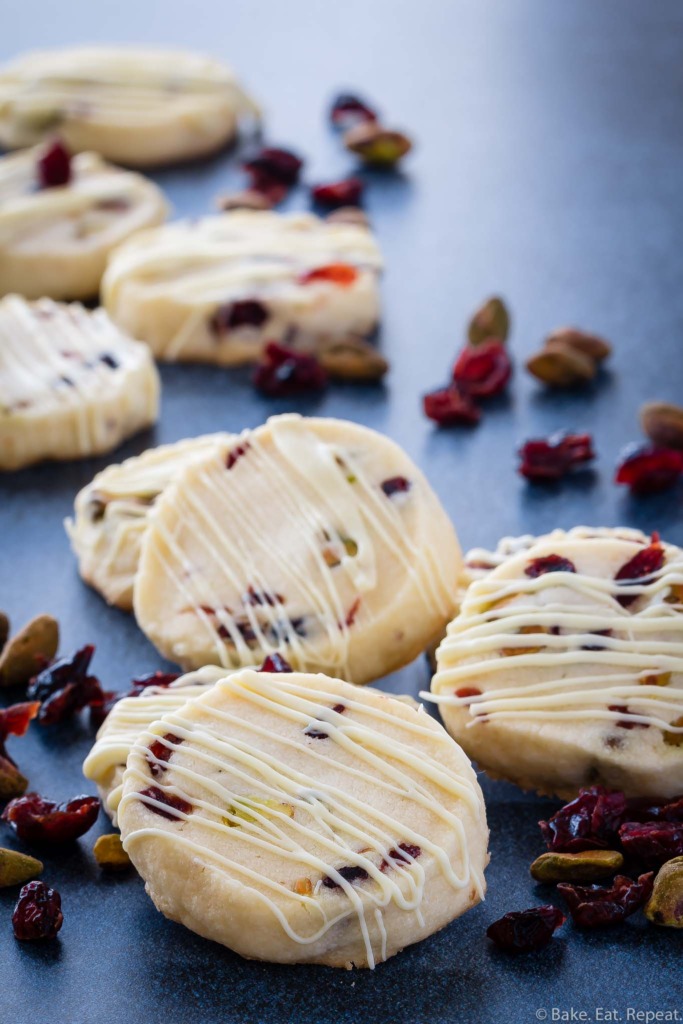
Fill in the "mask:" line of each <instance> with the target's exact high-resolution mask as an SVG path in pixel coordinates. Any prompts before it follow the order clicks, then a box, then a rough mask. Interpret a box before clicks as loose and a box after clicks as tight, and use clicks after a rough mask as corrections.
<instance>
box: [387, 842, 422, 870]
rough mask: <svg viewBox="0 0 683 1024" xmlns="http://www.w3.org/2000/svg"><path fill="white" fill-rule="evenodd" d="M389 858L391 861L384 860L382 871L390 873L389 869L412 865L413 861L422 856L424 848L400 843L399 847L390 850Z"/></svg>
mask: <svg viewBox="0 0 683 1024" xmlns="http://www.w3.org/2000/svg"><path fill="white" fill-rule="evenodd" d="M388 856H389V860H383V861H382V863H381V864H380V866H379V869H380V871H388V870H389V868H395V867H396V865H397V864H398V865H399V866H400V867H402V866H403V865H404V864H411V863H412V861H414V860H417V858H418V857H421V856H422V848H421V847H420V846H415V845H414V844H413V843H399V844H398V846H394V847H393V849H391V850H389V854H388Z"/></svg>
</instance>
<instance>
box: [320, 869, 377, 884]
mask: <svg viewBox="0 0 683 1024" xmlns="http://www.w3.org/2000/svg"><path fill="white" fill-rule="evenodd" d="M337 871H338V873H339V874H340V875H341V876H342V878H343V879H344V881H345V882H351V884H353V883H354V882H363V881H365V879H366V878H367V877H368V873H367V871H366V870H365V868H361V867H358V866H357V865H356V864H349V865H348V866H347V867H343V868H337ZM323 885H324V886H325V888H326V889H341V885H340V884H339V882H335V880H334V879H333V878H330V876H329V875H326V876H325V878H323Z"/></svg>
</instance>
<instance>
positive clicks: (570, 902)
mask: <svg viewBox="0 0 683 1024" xmlns="http://www.w3.org/2000/svg"><path fill="white" fill-rule="evenodd" d="M652 879H653V875H652V873H650V874H647V875H641V876H640V878H638V880H637V881H634V879H632V878H627V877H626V875H617V876H616V877H615V879H614V881H613V882H612V884H611V885H609V886H601V885H588V886H583V885H569V883H568V882H562V883H561V884H560V885H558V887H557V889H558V892H560V893H562V895H563V896H564V898H565V900H566V901H567V906H568V907H569V913H570V914H571V915H572V920H573V922H574V924H576V925H577V926H578V927H579V928H603V927H605V926H606V925H611V924H618V923H619V922H620V921H623V920H624V919H625V918H627V917H630V915H631V914H633V913H635V911H636V910H638V908H639V907H642V905H643V904H644V903H645V902H646V901H647V900H648V899H649V898H650V894H651V892H652Z"/></svg>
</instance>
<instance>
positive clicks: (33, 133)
mask: <svg viewBox="0 0 683 1024" xmlns="http://www.w3.org/2000/svg"><path fill="white" fill-rule="evenodd" d="M243 114H250V115H252V116H256V115H257V114H258V111H257V108H256V107H255V106H254V104H253V102H252V101H251V100H250V99H249V98H248V97H247V96H246V95H245V93H244V92H243V91H242V89H241V88H240V86H239V85H238V83H237V81H236V79H235V76H234V75H233V73H232V71H231V70H230V69H229V68H228V67H227V66H226V65H225V64H222V63H220V62H219V61H217V60H212V59H211V58H208V57H204V56H201V55H199V54H194V53H186V52H182V51H175V50H158V49H145V48H142V47H125V46H123V47H122V46H84V47H78V48H75V49H70V50H52V51H43V52H36V53H28V54H25V55H23V56H21V57H18V58H17V59H16V60H13V61H11V62H10V63H9V64H6V65H5V66H4V68H3V69H1V70H0V144H2V145H3V146H5V147H6V148H7V149H20V148H22V147H24V146H32V145H33V144H34V143H36V142H39V141H41V139H43V138H44V137H45V135H46V133H54V132H55V131H58V132H59V134H60V136H61V137H62V138H63V139H64V140H65V141H66V143H67V144H68V146H69V147H70V148H71V149H72V150H74V151H81V150H85V149H92V150H95V151H96V152H98V153H101V154H102V155H103V156H104V157H106V158H107V159H109V160H114V161H115V162H116V163H122V164H128V165H129V166H131V167H148V166H152V165H155V164H168V163H174V162H177V161H179V160H188V159H190V158H193V157H199V156H205V155H207V154H209V153H213V152H215V151H217V150H218V149H220V148H222V147H223V146H224V145H226V144H227V143H228V142H230V141H231V140H232V139H233V138H234V137H235V135H236V133H237V128H238V122H239V120H240V117H241V116H242V115H243Z"/></svg>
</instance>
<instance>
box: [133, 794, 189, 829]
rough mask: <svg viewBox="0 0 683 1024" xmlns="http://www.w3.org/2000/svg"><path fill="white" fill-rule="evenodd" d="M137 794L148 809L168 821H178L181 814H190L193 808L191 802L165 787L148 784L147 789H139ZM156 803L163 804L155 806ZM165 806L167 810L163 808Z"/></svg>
mask: <svg viewBox="0 0 683 1024" xmlns="http://www.w3.org/2000/svg"><path fill="white" fill-rule="evenodd" d="M138 796H139V797H140V798H141V799H142V801H143V803H144V804H145V805H146V807H147V809H148V810H150V811H152V812H153V813H154V814H158V815H159V816H160V817H161V818H168V820H169V821H179V820H180V817H181V815H183V814H191V813H192V810H193V807H192V804H191V803H188V801H187V800H184V799H183V797H181V796H177V794H175V793H170V792H169V791H168V790H167V789H160V788H159V787H158V786H148V787H147V789H142V790H140V792H139V793H138ZM152 801H155V802H156V803H153V802H152ZM156 804H163V805H164V806H163V807H157V806H156ZM166 807H167V808H168V810H165V809H164V808H166Z"/></svg>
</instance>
